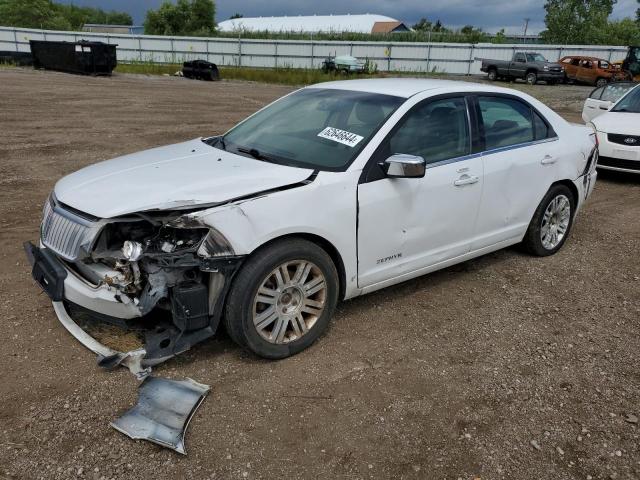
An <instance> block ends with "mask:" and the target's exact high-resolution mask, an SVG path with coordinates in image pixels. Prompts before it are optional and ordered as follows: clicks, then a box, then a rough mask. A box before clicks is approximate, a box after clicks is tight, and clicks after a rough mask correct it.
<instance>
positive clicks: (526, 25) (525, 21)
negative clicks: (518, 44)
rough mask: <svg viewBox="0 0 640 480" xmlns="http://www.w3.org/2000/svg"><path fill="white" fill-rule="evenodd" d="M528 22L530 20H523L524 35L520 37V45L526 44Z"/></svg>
mask: <svg viewBox="0 0 640 480" xmlns="http://www.w3.org/2000/svg"><path fill="white" fill-rule="evenodd" d="M529 20H531V19H530V18H525V19H524V35H523V36H522V37H523V38H522V43H527V29H528V28H529Z"/></svg>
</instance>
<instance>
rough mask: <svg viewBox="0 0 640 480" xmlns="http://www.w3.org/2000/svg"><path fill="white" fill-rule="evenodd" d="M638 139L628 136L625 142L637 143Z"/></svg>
mask: <svg viewBox="0 0 640 480" xmlns="http://www.w3.org/2000/svg"><path fill="white" fill-rule="evenodd" d="M637 141H638V140H637V139H635V138H633V137H627V138H625V139H624V143H628V144H632V143H636V142H637Z"/></svg>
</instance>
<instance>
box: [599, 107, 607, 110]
mask: <svg viewBox="0 0 640 480" xmlns="http://www.w3.org/2000/svg"><path fill="white" fill-rule="evenodd" d="M600 110H609V107H600Z"/></svg>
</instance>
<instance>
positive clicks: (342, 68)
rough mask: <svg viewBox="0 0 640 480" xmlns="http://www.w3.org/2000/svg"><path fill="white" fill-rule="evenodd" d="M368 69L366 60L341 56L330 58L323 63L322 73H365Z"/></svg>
mask: <svg viewBox="0 0 640 480" xmlns="http://www.w3.org/2000/svg"><path fill="white" fill-rule="evenodd" d="M365 68H366V62H365V61H364V60H358V59H357V58H356V57H352V56H351V55H339V56H337V57H328V58H326V59H325V60H324V61H323V62H322V71H323V72H325V73H327V72H339V73H345V74H348V73H363V72H364V71H365Z"/></svg>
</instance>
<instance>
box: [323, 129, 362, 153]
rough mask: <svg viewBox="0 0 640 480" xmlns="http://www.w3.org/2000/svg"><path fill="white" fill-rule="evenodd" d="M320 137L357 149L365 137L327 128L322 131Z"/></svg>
mask: <svg viewBox="0 0 640 480" xmlns="http://www.w3.org/2000/svg"><path fill="white" fill-rule="evenodd" d="M318 136H319V137H322V138H326V139H327V140H333V141H334V142H338V143H342V144H343V145H346V146H348V147H351V148H353V147H355V146H356V145H357V144H358V143H359V142H360V140H362V139H363V138H364V137H361V136H360V135H356V134H355V133H351V132H347V131H346V130H340V129H339V128H333V127H327V128H325V129H324V130H322V131H321V132H320V133H319V134H318Z"/></svg>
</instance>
